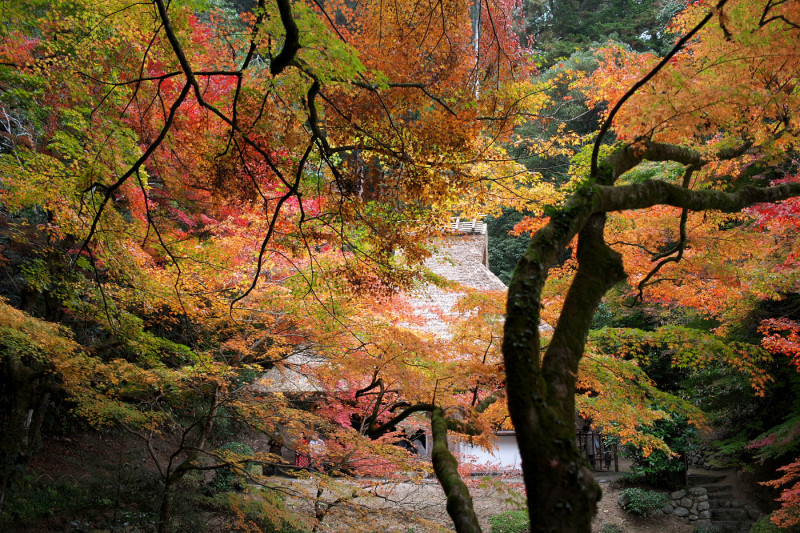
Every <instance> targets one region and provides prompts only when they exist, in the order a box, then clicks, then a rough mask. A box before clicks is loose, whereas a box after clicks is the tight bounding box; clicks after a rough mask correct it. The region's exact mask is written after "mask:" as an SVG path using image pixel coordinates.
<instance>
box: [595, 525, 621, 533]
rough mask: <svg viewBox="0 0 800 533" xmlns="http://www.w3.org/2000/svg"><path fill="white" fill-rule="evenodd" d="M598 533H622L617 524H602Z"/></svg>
mask: <svg viewBox="0 0 800 533" xmlns="http://www.w3.org/2000/svg"><path fill="white" fill-rule="evenodd" d="M600 533H623V531H622V528H621V527H620V526H618V525H617V524H603V529H601V530H600Z"/></svg>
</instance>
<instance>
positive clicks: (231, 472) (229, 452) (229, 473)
mask: <svg viewBox="0 0 800 533" xmlns="http://www.w3.org/2000/svg"><path fill="white" fill-rule="evenodd" d="M217 454H219V455H220V457H222V458H224V459H225V460H228V461H239V460H241V459H244V458H247V457H253V455H254V452H253V449H252V448H251V447H250V446H248V445H247V444H243V443H241V442H229V443H227V444H225V445H223V446H220V448H219V449H218V450H217ZM251 466H252V465H251V464H250V463H245V464H244V465H242V467H243V468H244V469H245V470H248V469H249V468H250V467H251ZM248 471H249V470H248ZM208 489H209V490H210V491H211V493H216V492H228V491H231V490H241V489H242V485H241V483H239V480H238V476H237V475H236V469H234V468H231V467H221V468H219V469H218V470H217V471H216V473H215V474H214V478H213V479H212V480H211V482H210V483H209V484H208Z"/></svg>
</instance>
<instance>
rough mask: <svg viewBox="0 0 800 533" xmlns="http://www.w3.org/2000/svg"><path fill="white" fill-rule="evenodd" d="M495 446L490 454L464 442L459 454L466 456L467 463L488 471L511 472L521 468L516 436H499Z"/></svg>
mask: <svg viewBox="0 0 800 533" xmlns="http://www.w3.org/2000/svg"><path fill="white" fill-rule="evenodd" d="M495 446H496V449H494V450H492V451H491V452H490V451H488V450H485V449H484V448H481V447H478V446H473V445H471V444H469V443H467V442H464V443H462V444H461V446H459V448H460V449H459V452H460V453H461V454H463V455H464V460H465V461H469V462H470V463H472V464H474V465H475V466H477V467H482V466H486V467H487V470H495V469H497V470H501V471H509V470H519V469H520V468H521V463H522V458H521V457H520V455H519V448H518V447H517V439H516V437H515V436H514V435H498V437H497V440H496V441H495ZM479 470H480V468H479Z"/></svg>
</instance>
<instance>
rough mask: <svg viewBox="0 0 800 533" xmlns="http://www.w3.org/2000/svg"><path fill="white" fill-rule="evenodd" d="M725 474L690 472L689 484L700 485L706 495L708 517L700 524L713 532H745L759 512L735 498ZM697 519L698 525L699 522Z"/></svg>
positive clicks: (732, 488) (748, 529)
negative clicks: (709, 513) (709, 515)
mask: <svg viewBox="0 0 800 533" xmlns="http://www.w3.org/2000/svg"><path fill="white" fill-rule="evenodd" d="M727 478H728V475H727V474H722V473H720V474H690V475H689V486H690V487H698V488H700V487H702V488H704V489H706V494H707V495H708V507H709V511H710V512H711V517H710V519H707V520H703V521H702V525H703V526H705V528H707V530H710V531H713V532H715V533H747V532H749V531H750V526H751V525H752V524H753V522H755V521H756V520H757V519H758V518H759V517H760V516H761V513H760V512H759V511H758V509H756V508H755V507H754V506H752V505H750V504H749V503H748V502H745V501H743V500H740V499H737V498H736V496H735V494H734V487H733V485H731V484H730V483H728V482H727ZM699 522H700V521H698V526H700V525H701V524H700V523H699Z"/></svg>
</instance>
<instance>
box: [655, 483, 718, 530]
mask: <svg viewBox="0 0 800 533" xmlns="http://www.w3.org/2000/svg"><path fill="white" fill-rule="evenodd" d="M669 497H670V502H669V503H668V504H666V505H665V506H664V513H665V514H671V515H672V516H677V517H678V518H684V519H686V520H689V521H692V522H694V521H696V520H710V519H711V510H710V505H709V503H708V491H706V489H705V488H703V487H694V488H690V489H684V490H678V491H675V492H673V493H672V494H670V495H669Z"/></svg>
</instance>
